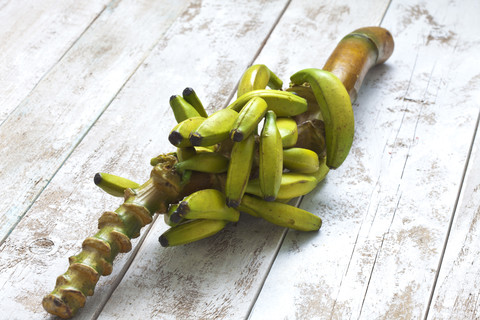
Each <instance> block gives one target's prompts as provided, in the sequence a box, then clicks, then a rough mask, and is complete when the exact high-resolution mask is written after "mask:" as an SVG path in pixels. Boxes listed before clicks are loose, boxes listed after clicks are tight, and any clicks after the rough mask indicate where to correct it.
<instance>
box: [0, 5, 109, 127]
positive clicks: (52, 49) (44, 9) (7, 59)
mask: <svg viewBox="0 0 480 320" xmlns="http://www.w3.org/2000/svg"><path fill="white" fill-rule="evenodd" d="M110 1H111V0H96V1H89V2H88V3H86V2H84V1H74V0H67V1H56V0H46V1H29V0H19V1H6V2H5V1H4V3H3V4H0V30H2V32H1V33H0V106H2V107H1V108H0V123H2V122H3V121H4V120H5V119H6V118H7V116H8V114H10V112H12V110H13V109H14V108H15V107H17V106H18V105H19V104H20V102H21V101H22V100H23V99H24V98H25V96H27V95H28V93H29V92H30V91H31V90H32V89H33V88H34V87H35V85H36V84H37V83H38V81H39V80H40V79H41V78H42V76H44V75H45V74H46V73H47V71H48V70H49V69H50V68H52V67H53V66H54V65H55V64H56V63H57V62H58V60H59V59H60V58H61V57H62V55H63V54H64V53H65V52H66V51H67V50H68V49H69V48H70V47H71V46H72V44H73V43H74V42H75V41H76V40H77V39H78V37H79V36H80V35H81V34H82V32H84V31H85V29H86V28H88V26H89V25H90V24H91V23H92V21H94V20H95V19H96V18H97V16H98V15H99V14H100V13H101V12H102V11H103V10H104V9H105V6H106V5H107V4H108V3H109V2H110Z"/></svg>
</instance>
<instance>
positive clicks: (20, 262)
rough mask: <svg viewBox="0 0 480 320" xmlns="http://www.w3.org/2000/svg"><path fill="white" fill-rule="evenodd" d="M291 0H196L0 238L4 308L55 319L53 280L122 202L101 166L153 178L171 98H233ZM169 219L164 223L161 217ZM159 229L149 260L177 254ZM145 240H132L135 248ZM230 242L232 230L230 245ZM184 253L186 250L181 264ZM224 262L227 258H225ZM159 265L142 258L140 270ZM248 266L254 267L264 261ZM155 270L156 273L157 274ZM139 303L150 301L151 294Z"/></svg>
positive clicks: (164, 148)
mask: <svg viewBox="0 0 480 320" xmlns="http://www.w3.org/2000/svg"><path fill="white" fill-rule="evenodd" d="M285 4H286V1H283V2H255V3H252V2H250V1H245V2H238V1H235V2H234V1H229V2H222V3H221V4H220V3H218V2H215V1H203V2H199V1H197V2H191V3H190V5H189V6H188V7H187V8H186V9H185V11H184V12H183V14H182V15H181V16H180V17H179V18H178V19H177V20H176V22H175V23H174V24H173V25H172V26H171V28H170V29H169V30H168V31H167V32H166V33H165V34H164V37H163V39H162V40H161V41H159V43H158V45H157V46H156V47H155V48H154V49H153V51H152V53H151V54H150V56H149V57H148V58H147V59H146V60H145V61H144V62H143V63H142V65H141V66H140V67H139V68H138V69H137V71H136V73H135V74H134V75H132V77H131V78H130V79H129V81H128V82H127V83H126V84H125V85H124V87H123V89H122V90H121V91H120V92H119V94H118V95H117V96H116V98H115V99H114V100H113V101H112V103H111V105H110V106H109V107H108V109H107V110H106V111H105V112H104V113H103V114H102V116H101V117H100V118H99V120H98V121H97V122H96V124H95V125H94V126H93V127H92V128H91V129H90V131H89V132H88V134H87V135H86V136H85V138H84V139H83V140H82V141H81V142H80V143H79V145H78V147H77V148H76V149H75V150H74V151H73V152H72V154H71V156H70V157H69V159H68V160H67V161H66V162H65V164H64V165H63V166H62V167H61V168H60V169H59V171H58V172H57V173H56V175H55V177H54V178H53V179H52V181H51V182H50V183H49V184H48V186H47V187H46V188H45V190H44V191H43V192H42V194H41V195H40V196H39V198H38V199H37V200H36V201H35V203H34V204H33V206H32V207H31V208H30V210H29V211H28V212H27V214H26V215H25V217H24V218H23V219H22V220H21V221H20V223H19V224H18V226H17V227H16V228H15V229H14V230H13V231H12V233H11V234H10V235H9V237H8V238H7V239H6V241H5V242H4V244H3V245H2V247H0V270H1V271H0V288H8V290H2V291H0V297H1V299H0V309H1V310H4V314H5V315H6V316H11V317H13V316H17V315H18V316H19V317H22V318H25V319H38V318H48V316H47V315H46V313H45V312H44V311H43V310H42V308H41V305H40V303H41V299H42V297H43V296H44V295H45V294H47V293H49V292H50V291H51V290H52V289H53V286H54V283H55V279H56V277H57V276H58V275H60V274H62V273H63V272H65V270H66V268H67V265H68V259H67V257H69V256H71V255H74V254H76V253H78V251H79V250H80V247H81V243H82V241H83V239H84V238H86V237H87V236H90V235H92V234H93V233H95V232H96V230H97V219H98V217H99V216H100V214H101V212H102V211H103V210H112V209H114V208H115V207H117V206H118V205H119V204H120V200H119V199H116V198H111V197H110V196H108V195H104V194H103V193H102V192H100V191H99V190H97V189H96V187H95V186H94V185H93V182H92V178H93V176H94V174H95V172H98V171H103V172H110V173H114V174H119V175H123V176H125V177H128V178H130V179H133V180H136V181H139V182H141V181H144V180H146V179H148V176H149V173H150V170H151V167H150V165H149V160H150V158H151V157H153V156H156V155H157V154H158V153H163V152H169V151H172V150H174V148H173V147H172V146H171V145H170V144H169V142H168V140H167V136H168V132H169V131H170V130H171V127H172V126H173V124H174V121H175V120H174V117H173V115H172V114H171V111H170V107H169V105H168V99H169V97H170V96H171V95H172V94H180V93H181V92H182V90H183V89H184V88H185V87H186V86H192V87H193V88H195V89H196V91H197V93H198V95H199V96H200V98H201V99H202V101H203V103H204V105H206V106H207V109H208V110H209V111H210V112H211V111H213V110H215V109H218V108H220V107H221V106H222V105H224V104H225V103H227V101H228V97H229V95H230V93H231V92H232V89H233V88H234V87H235V85H236V83H237V82H238V79H239V78H240V77H241V75H242V73H243V72H244V70H245V68H246V67H247V66H248V65H249V64H250V62H251V60H252V57H253V56H254V55H255V53H256V52H257V51H258V50H259V48H260V47H261V46H262V42H263V40H264V39H265V38H266V37H267V36H268V34H269V31H270V28H271V27H272V25H273V24H274V23H275V20H276V18H277V17H278V15H279V14H280V12H281V11H282V10H283V7H284V5H285ZM138 15H139V16H141V15H142V14H141V13H138ZM92 46H94V44H92ZM193 53H195V54H193ZM246 221H248V220H246ZM246 221H245V222H246ZM162 225H163V222H160V223H159V224H158V226H162ZM265 225H266V224H261V223H260V224H259V226H258V228H260V230H261V231H263V230H265ZM246 227H247V228H245V227H244V234H243V235H241V234H239V236H238V237H239V238H240V239H241V238H243V239H248V237H249V235H247V234H245V233H248V234H250V232H251V230H250V229H251V224H250V225H249V224H246ZM269 228H273V227H272V226H269ZM253 232H255V229H254V230H253ZM258 232H260V231H258ZM152 237H154V238H155V240H154V241H153V242H151V243H152V244H154V245H155V247H154V248H155V250H160V251H162V252H163V254H164V256H159V255H149V256H148V257H147V258H146V259H143V260H142V261H141V263H143V264H148V263H149V261H152V260H151V259H160V261H167V259H170V258H169V257H170V256H171V254H172V251H167V250H164V251H163V250H162V249H161V248H160V246H159V244H158V242H157V241H156V238H158V231H154V232H153V233H152ZM269 239H270V238H269V237H268V236H267V237H265V240H262V241H264V242H266V243H269V242H270V241H269ZM140 241H142V240H141V239H138V240H137V241H135V242H134V248H137V245H138V243H139V242H140ZM229 244H230V240H228V239H227V241H225V242H224V244H223V246H229ZM251 244H253V242H252V241H251ZM215 245H216V246H218V242H215ZM233 248H236V247H233ZM205 249H207V248H204V249H202V250H205ZM134 250H135V249H134ZM190 250H192V249H190ZM230 250H232V249H230ZM217 251H218V256H217V258H216V260H215V259H213V258H212V260H211V261H217V262H219V261H222V260H221V259H222V254H221V252H220V251H221V247H218V248H217ZM173 252H175V251H173ZM234 253H235V254H236V255H238V254H239V253H238V251H235V252H234ZM245 255H249V256H251V257H256V259H259V260H261V259H262V258H263V253H262V252H260V251H258V252H254V251H250V250H248V252H246V253H245ZM270 256H273V255H272V254H270ZM131 258H133V256H132V255H131V254H127V255H121V256H120V257H119V258H118V259H117V260H116V261H115V264H114V269H113V273H112V275H110V276H109V277H102V278H101V280H100V281H99V284H98V287H97V289H96V292H95V297H93V298H91V299H88V300H87V306H86V308H85V309H83V310H82V311H81V312H80V313H79V314H78V316H77V317H76V319H90V318H94V317H96V316H97V315H98V314H99V313H100V312H101V310H102V308H103V305H104V304H105V303H106V301H107V300H109V299H110V302H112V301H113V302H114V303H115V301H116V299H117V298H110V294H111V291H112V290H114V288H115V287H116V285H117V284H118V282H119V281H121V280H122V277H123V274H124V273H125V270H124V269H126V268H128V266H129V259H131ZM243 258H244V254H242V253H240V254H239V255H238V256H237V260H240V259H243ZM172 260H173V259H172ZM203 261H204V262H208V261H205V260H203ZM261 261H262V263H264V262H263V260H261ZM183 262H185V260H181V259H180V260H178V261H177V264H179V263H183ZM155 263H157V264H159V263H158V262H155ZM222 263H223V265H224V266H226V262H225V261H223V262H222ZM259 263H260V262H259ZM265 263H266V264H268V262H265ZM208 265H211V264H208ZM152 266H153V265H152ZM152 266H141V267H140V269H138V268H135V271H134V272H138V271H139V270H144V269H146V268H148V267H152ZM203 268H206V266H204V267H203ZM243 272H245V273H248V272H251V273H255V272H256V264H253V265H252V269H251V270H250V271H247V270H245V271H243ZM147 274H148V271H145V275H147ZM148 276H149V277H155V273H154V272H152V273H150V274H148ZM142 277H143V276H142ZM142 277H141V278H142ZM136 280H141V279H138V278H136ZM122 283H123V282H122ZM127 283H130V282H127ZM144 289H145V288H144ZM172 289H174V287H172ZM134 290H135V291H136V290H138V289H137V288H136V287H135V289H134ZM142 294H147V295H148V297H149V298H150V297H151V296H152V293H151V291H144V292H143V293H138V296H142ZM120 300H121V299H120ZM130 300H131V299H130ZM116 303H119V302H116ZM130 303H131V302H130V301H129V302H128V303H127V305H125V306H120V307H118V306H117V307H115V308H114V311H113V312H114V313H115V312H117V311H118V309H122V308H123V309H128V310H127V311H125V314H129V313H131V312H135V313H137V312H139V316H138V317H141V313H140V312H141V309H142V308H143V307H138V308H137V307H135V308H128V305H129V304H130ZM133 303H134V304H139V305H141V306H144V305H145V304H146V303H147V302H146V301H136V302H133ZM155 303H158V300H155ZM123 309H122V310H123ZM153 311H154V310H146V311H145V312H153ZM127 312H128V313H127ZM102 317H103V314H102ZM105 317H108V314H107V315H105ZM127 317H128V316H127ZM147 318H148V317H147Z"/></svg>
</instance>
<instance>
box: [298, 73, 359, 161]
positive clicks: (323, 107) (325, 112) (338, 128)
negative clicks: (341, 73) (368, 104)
mask: <svg viewBox="0 0 480 320" xmlns="http://www.w3.org/2000/svg"><path fill="white" fill-rule="evenodd" d="M290 80H291V81H292V82H293V83H294V84H297V85H299V84H303V83H305V82H307V83H309V84H310V86H311V88H312V90H313V93H314V95H315V98H316V100H317V103H318V106H319V107H320V111H321V113H322V117H323V121H324V122H325V141H326V145H327V165H328V166H329V167H330V168H333V169H335V168H338V167H339V166H340V165H341V164H342V163H343V161H344V160H345V158H346V157H347V155H348V153H349V151H350V147H351V146H352V142H353V134H354V126H355V122H354V119H353V110H352V104H351V102H350V97H349V95H348V92H347V90H346V89H345V87H344V86H343V84H342V82H341V81H340V80H339V79H338V78H337V77H336V76H335V75H334V74H333V73H331V72H328V71H325V70H320V69H314V68H311V69H304V70H301V71H298V72H297V73H295V74H294V75H292V76H291V77H290Z"/></svg>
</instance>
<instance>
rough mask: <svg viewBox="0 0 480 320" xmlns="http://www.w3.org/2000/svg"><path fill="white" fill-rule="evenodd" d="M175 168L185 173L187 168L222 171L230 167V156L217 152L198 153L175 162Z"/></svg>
mask: <svg viewBox="0 0 480 320" xmlns="http://www.w3.org/2000/svg"><path fill="white" fill-rule="evenodd" d="M175 169H176V170H177V171H178V172H180V173H184V172H185V171H186V170H191V171H199V172H207V173H222V172H226V171H227V169H228V158H226V157H225V156H223V155H221V154H219V153H217V152H202V153H197V154H195V155H194V156H192V157H191V158H188V159H187V160H185V161H182V162H178V163H177V164H175Z"/></svg>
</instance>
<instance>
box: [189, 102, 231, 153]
mask: <svg viewBox="0 0 480 320" xmlns="http://www.w3.org/2000/svg"><path fill="white" fill-rule="evenodd" d="M237 118H238V112H236V111H235V110H232V109H221V110H219V111H217V112H215V113H213V114H212V115H211V116H209V117H208V118H207V119H206V120H205V121H204V122H203V123H202V124H201V125H200V126H199V127H198V128H197V129H196V130H195V131H194V132H192V133H191V134H190V136H189V139H190V143H191V144H192V145H193V146H203V147H205V146H212V145H214V144H217V143H220V142H222V141H223V140H225V139H228V137H229V134H230V131H231V130H232V127H233V124H234V123H235V120H237Z"/></svg>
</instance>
